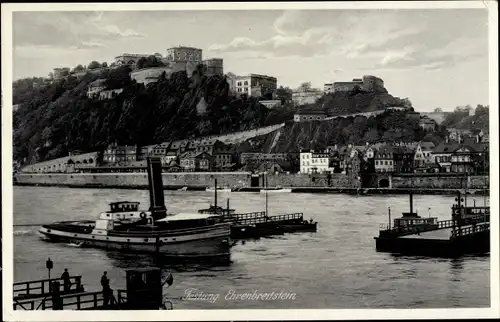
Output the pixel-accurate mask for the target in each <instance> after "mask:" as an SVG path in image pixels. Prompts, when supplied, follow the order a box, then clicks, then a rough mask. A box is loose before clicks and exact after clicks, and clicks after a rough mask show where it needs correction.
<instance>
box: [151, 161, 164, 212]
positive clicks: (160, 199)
mask: <svg viewBox="0 0 500 322" xmlns="http://www.w3.org/2000/svg"><path fill="white" fill-rule="evenodd" d="M147 161H148V184H149V204H150V207H149V211H151V215H152V217H153V219H155V220H156V219H160V218H164V217H165V216H166V215H167V208H166V207H165V196H164V193H163V181H162V176H161V159H160V158H159V157H148V159H147Z"/></svg>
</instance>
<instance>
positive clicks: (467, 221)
mask: <svg viewBox="0 0 500 322" xmlns="http://www.w3.org/2000/svg"><path fill="white" fill-rule="evenodd" d="M489 220H490V216H489V215H477V216H471V217H466V218H462V219H461V222H460V224H461V225H473V224H478V223H484V222H489ZM457 225H458V222H457V221H454V220H453V219H449V220H441V221H438V222H436V223H434V224H428V223H423V224H418V225H412V226H396V227H392V228H391V229H389V225H388V224H385V223H382V224H380V225H379V229H380V232H381V233H383V234H389V235H390V234H397V235H411V234H415V233H417V232H425V231H431V230H437V229H443V228H452V227H454V226H457Z"/></svg>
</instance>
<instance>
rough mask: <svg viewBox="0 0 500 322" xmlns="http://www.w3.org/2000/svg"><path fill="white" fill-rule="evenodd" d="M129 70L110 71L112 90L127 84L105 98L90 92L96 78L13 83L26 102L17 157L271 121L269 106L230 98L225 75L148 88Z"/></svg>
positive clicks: (18, 119) (17, 115)
mask: <svg viewBox="0 0 500 322" xmlns="http://www.w3.org/2000/svg"><path fill="white" fill-rule="evenodd" d="M128 73H129V70H128V69H127V68H121V69H120V68H119V69H117V70H112V71H111V72H109V74H108V75H104V77H105V78H107V81H106V82H107V85H108V88H123V89H124V90H123V92H122V93H121V94H119V95H118V96H117V97H115V98H114V99H109V100H104V101H101V100H97V99H89V98H87V96H86V91H87V88H88V86H89V84H90V83H91V82H92V81H94V80H95V79H96V78H97V77H96V76H90V75H87V76H85V77H84V78H83V79H82V80H81V81H76V79H72V78H69V79H68V80H63V81H60V82H56V83H54V84H50V85H47V86H46V87H45V88H43V89H32V88H29V86H17V87H16V84H14V99H15V100H14V104H21V106H20V108H19V109H18V110H17V111H16V112H14V115H13V118H14V124H13V127H14V159H15V160H18V161H25V162H28V163H32V162H37V161H42V160H46V159H52V158H56V157H60V156H64V155H67V153H68V152H69V151H71V150H81V151H96V150H99V149H103V148H104V147H105V146H107V145H108V144H109V143H111V142H115V141H116V142H118V143H119V144H140V145H141V144H152V143H159V142H163V141H166V140H174V139H183V138H190V137H193V136H200V135H208V134H219V133H228V132H232V131H238V130H245V129H251V128H255V127H259V126H262V125H266V118H267V116H268V114H269V110H268V109H267V108H265V107H264V106H263V105H261V104H259V103H258V101H257V99H255V98H251V99H244V98H243V99H237V98H235V97H231V96H229V95H228V84H227V82H226V80H225V79H224V77H219V76H213V77H206V76H204V75H202V72H201V70H200V71H198V72H195V73H194V75H193V77H191V78H188V77H187V75H186V73H184V72H179V73H176V74H174V75H172V77H171V78H170V79H162V80H160V81H159V82H157V83H155V84H150V85H148V86H147V87H144V86H143V85H141V84H136V83H134V82H132V81H130V79H129V76H128ZM16 89H17V90H16ZM202 99H203V101H204V102H202V103H200V101H201V100H202ZM199 103H200V104H199ZM200 106H201V108H200ZM197 107H198V108H197Z"/></svg>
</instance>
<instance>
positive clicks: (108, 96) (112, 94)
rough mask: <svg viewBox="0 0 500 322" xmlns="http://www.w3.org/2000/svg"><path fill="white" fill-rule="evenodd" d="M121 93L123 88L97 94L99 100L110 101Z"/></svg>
mask: <svg viewBox="0 0 500 322" xmlns="http://www.w3.org/2000/svg"><path fill="white" fill-rule="evenodd" d="M121 92H123V88H117V89H109V90H104V91H101V92H100V93H99V99H100V100H107V99H112V98H115V97H116V96H117V95H119V94H120V93H121Z"/></svg>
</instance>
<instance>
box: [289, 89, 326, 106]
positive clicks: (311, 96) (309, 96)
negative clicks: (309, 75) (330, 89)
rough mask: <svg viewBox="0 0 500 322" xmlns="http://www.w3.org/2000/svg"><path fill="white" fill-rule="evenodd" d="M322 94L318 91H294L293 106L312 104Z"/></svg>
mask: <svg viewBox="0 0 500 322" xmlns="http://www.w3.org/2000/svg"><path fill="white" fill-rule="evenodd" d="M321 96H323V92H322V91H320V90H318V89H316V90H315V89H310V90H296V91H294V92H293V93H292V101H293V103H294V104H295V105H305V104H314V103H315V102H316V100H317V99H318V98H320V97H321Z"/></svg>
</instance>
